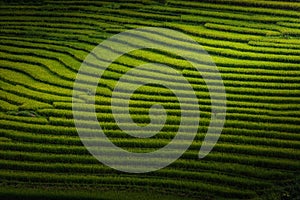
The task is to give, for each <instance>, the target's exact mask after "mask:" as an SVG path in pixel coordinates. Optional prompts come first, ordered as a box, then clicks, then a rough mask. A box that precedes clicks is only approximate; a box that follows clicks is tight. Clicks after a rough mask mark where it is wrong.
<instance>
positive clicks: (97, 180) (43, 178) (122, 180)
mask: <svg viewBox="0 0 300 200" xmlns="http://www.w3.org/2000/svg"><path fill="white" fill-rule="evenodd" d="M1 177H3V178H4V179H5V180H20V181H26V182H28V181H30V182H39V183H43V182H48V183H51V182H54V183H57V182H58V183H73V184H74V183H80V184H93V185H95V184H97V185H107V184H109V185H111V184H115V185H121V184H122V185H123V184H126V185H131V186H136V185H138V186H143V185H147V186H150V187H164V188H166V189H167V188H173V189H175V188H177V189H179V190H181V191H183V192H184V190H194V191H203V192H205V191H206V192H212V193H213V194H218V195H223V196H227V197H234V196H236V197H240V198H250V197H253V195H254V194H253V193H252V192H249V191H242V192H241V191H240V190H238V189H233V188H230V187H224V186H217V185H211V184H205V183H199V182H193V181H185V182H178V181H177V180H169V179H164V180H161V179H155V178H149V179H144V178H142V179H140V178H136V177H121V176H107V177H98V176H93V175H85V176H82V175H69V174H68V175H61V174H60V175H58V174H53V173H42V172H40V173H39V172H20V171H11V170H7V171H1Z"/></svg>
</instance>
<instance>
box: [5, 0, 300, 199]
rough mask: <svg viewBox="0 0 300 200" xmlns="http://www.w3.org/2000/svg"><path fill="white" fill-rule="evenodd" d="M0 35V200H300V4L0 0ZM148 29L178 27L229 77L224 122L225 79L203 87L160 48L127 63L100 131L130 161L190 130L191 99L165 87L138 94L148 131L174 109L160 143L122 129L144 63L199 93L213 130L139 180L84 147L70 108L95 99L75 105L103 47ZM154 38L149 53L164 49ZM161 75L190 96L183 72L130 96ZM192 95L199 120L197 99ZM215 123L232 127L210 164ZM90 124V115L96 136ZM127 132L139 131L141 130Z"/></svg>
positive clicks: (117, 69) (101, 99)
mask: <svg viewBox="0 0 300 200" xmlns="http://www.w3.org/2000/svg"><path fill="white" fill-rule="evenodd" d="M0 24H1V25H0V184H1V185H0V199H109V200H113V199H121V200H123V199H124V200H135V199H139V200H152V199H153V200H156V199H158V200H159V199H161V200H177V199H178V200H179V199H183V200H192V199H269V200H281V199H282V200H289V199H300V192H299V191H300V2H299V1H298V0H202V1H200V0H199V1H184V0H158V1H155V0H137V1H135V0H119V1H108V0H103V1H89V0H87V1H84V0H76V1H71V0H63V1H56V0H40V1H38V0H36V1H33V0H28V1H27V0H22V1H18V0H12V1H10V0H4V1H3V0H2V1H0ZM141 27H157V28H168V29H171V30H175V31H178V32H181V33H184V34H186V35H188V36H190V37H191V38H192V39H194V40H195V41H196V42H198V43H199V44H200V45H201V46H202V47H203V48H204V49H205V50H206V51H207V52H208V54H209V55H210V56H211V58H212V60H213V62H214V63H215V65H216V66H217V69H218V71H219V72H220V74H221V77H222V80H223V84H224V87H225V90H226V112H225V111H224V112H218V113H214V112H212V108H211V107H212V106H211V105H212V103H211V96H210V93H209V89H208V87H207V84H208V83H210V84H214V83H215V80H214V79H213V78H208V79H207V80H204V78H203V76H202V75H201V74H200V73H198V71H197V70H195V69H194V68H193V67H192V66H191V64H190V63H189V62H188V61H186V60H185V59H183V57H181V56H179V55H176V54H175V53H172V52H166V51H162V50H159V49H152V48H144V49H139V50H134V51H131V52H128V53H126V54H124V55H122V56H120V57H118V59H116V60H115V61H114V62H113V63H112V64H111V65H110V66H109V67H108V68H107V69H106V70H105V72H104V73H103V75H102V77H101V79H100V80H99V83H98V84H97V88H96V91H95V98H93V97H92V99H94V100H93V101H94V102H95V110H96V112H97V114H96V117H97V119H98V121H99V123H98V124H100V125H101V128H102V130H103V131H104V133H105V135H106V136H107V137H108V138H109V140H110V141H111V142H112V143H113V144H115V145H116V146H118V147H121V148H122V149H124V150H126V151H128V152H134V153H141V154H143V153H145V152H152V151H156V150H159V149H160V148H162V147H164V146H166V145H167V144H168V143H169V142H170V141H171V140H172V139H173V138H174V137H175V135H176V133H177V131H178V129H179V126H180V119H181V113H182V111H181V106H180V104H179V99H178V98H177V97H176V95H175V94H174V93H173V91H171V90H170V89H169V88H167V87H164V86H162V85H159V84H154V83H153V84H147V85H143V86H141V87H138V89H137V90H136V91H135V92H134V93H133V94H132V96H131V97H130V102H129V104H130V108H129V112H130V116H131V119H132V121H133V122H135V123H136V124H137V125H139V126H140V127H144V126H147V125H148V124H149V123H151V122H152V121H151V119H150V117H149V114H150V108H153V107H151V106H152V105H154V104H160V105H162V106H163V107H164V109H165V111H166V113H167V118H166V122H165V124H164V126H163V127H162V129H161V130H160V131H159V133H157V134H156V135H154V136H152V137H149V138H148V137H146V138H139V137H133V136H130V135H128V134H126V133H124V132H123V131H122V129H120V127H119V126H118V124H117V122H118V121H117V120H115V119H114V115H113V113H112V109H116V110H117V111H116V112H118V109H119V110H120V109H122V106H123V101H122V100H123V97H124V94H123V93H122V91H121V92H119V93H117V94H116V95H115V97H116V102H117V103H116V106H114V107H112V105H111V99H112V95H113V91H114V88H115V87H116V85H117V83H118V81H120V78H121V77H122V76H123V74H125V73H127V72H128V71H129V70H131V69H133V68H135V67H136V66H139V65H142V64H146V63H160V64H164V65H167V66H170V67H171V68H173V69H175V70H176V71H177V72H179V73H180V74H182V75H183V76H184V77H185V79H186V80H187V81H188V83H189V84H190V85H191V87H192V88H193V90H194V91H195V95H196V96H197V98H198V99H197V102H198V105H197V106H196V107H197V109H198V107H199V110H200V117H201V118H200V122H199V127H198V130H197V133H196V136H195V137H194V139H193V141H192V143H191V145H190V146H189V148H188V149H187V151H185V152H184V153H183V154H182V156H180V158H179V159H177V160H176V161H175V162H173V163H171V164H170V165H168V166H166V167H164V168H162V169H159V170H156V171H151V172H149V173H127V172H122V171H119V170H116V169H113V168H111V167H109V166H107V165H105V164H103V163H101V162H99V161H98V160H97V159H96V158H95V157H94V156H93V155H92V154H91V153H90V152H89V151H88V150H87V148H86V147H85V146H84V145H83V143H82V140H81V138H80V137H79V135H78V132H77V129H76V127H75V123H74V116H73V114H74V113H73V110H72V102H81V103H82V106H83V107H84V106H85V105H87V104H88V103H87V102H89V101H90V99H91V98H90V96H91V94H93V91H90V90H89V88H85V87H82V92H83V93H84V94H85V95H81V96H80V95H78V96H75V97H74V96H73V86H74V82H75V79H76V76H77V72H78V70H79V68H80V66H81V65H82V63H83V61H84V60H85V58H86V57H87V55H89V53H90V52H91V51H92V50H93V49H94V48H95V47H96V46H97V45H98V44H100V43H101V42H102V41H105V40H107V39H108V38H110V37H111V36H113V35H115V34H118V33H121V32H124V31H126V30H131V29H135V28H141ZM146 32H147V31H146ZM147 34H148V35H149V36H145V38H143V39H144V40H147V41H152V40H153V38H155V37H156V36H157V34H156V33H155V32H150V31H149V33H147ZM161 37H163V38H164V40H163V42H165V43H167V44H169V45H175V46H176V45H177V42H178V43H180V44H186V45H188V44H187V43H188V42H187V41H185V40H183V39H182V38H176V36H174V35H172V34H165V35H163V36H161ZM172 41H173V42H174V44H173V42H172ZM176 41H177V42H176ZM128 42H130V39H129V40H128ZM183 48H184V46H183ZM110 50H111V52H112V54H113V53H114V52H117V51H118V49H110ZM94 56H95V57H97V55H94ZM99 59H100V58H99ZM104 59H105V58H104ZM94 69H96V68H94ZM208 74H209V73H208ZM149 76H153V77H156V78H157V80H164V81H166V82H168V83H171V84H175V85H176V84H177V85H178V83H176V79H175V78H173V76H172V72H169V71H167V70H166V71H164V70H163V69H161V70H160V69H151V67H149V69H148V68H147V69H143V70H140V71H139V74H138V75H132V76H131V78H130V79H131V81H132V83H129V84H128V85H126V84H124V87H125V89H124V93H126V89H130V88H131V87H132V84H134V83H137V82H139V81H142V80H148V77H149ZM208 77H209V76H208ZM86 81H87V82H88V81H89V80H88V78H87V80H86ZM126 87H127V88H126ZM180 92H181V93H182V94H186V98H185V100H186V102H187V104H186V105H187V107H188V106H190V107H189V109H191V110H193V109H194V108H195V107H193V106H192V105H190V104H189V102H190V101H189V100H190V99H189V94H188V93H187V92H186V91H184V90H183V89H181V91H180ZM185 92H186V93H185ZM89 98H90V99H89ZM152 111H153V110H152V109H151V112H152ZM216 115H217V117H224V119H226V120H225V124H224V127H223V129H222V133H221V135H220V137H219V139H218V142H217V143H216V145H215V146H214V148H213V149H212V151H211V152H210V153H209V154H208V155H206V156H205V157H204V158H202V159H199V157H198V154H199V149H200V148H201V145H202V144H203V140H204V138H205V136H206V133H207V131H208V127H209V124H210V120H211V119H212V117H213V116H216ZM89 117H90V113H84V112H83V113H82V118H83V119H84V120H87V121H86V123H88V119H89ZM121 118H122V116H121ZM122 119H124V120H125V121H126V120H128V118H126V117H123V118H122ZM84 120H83V121H84ZM123 126H125V127H127V128H129V129H131V128H132V123H130V121H129V120H128V122H126V123H124V124H123ZM87 127H88V126H87ZM187 128H189V127H187ZM141 134H146V132H145V133H144V132H142V133H141ZM145 162H146V161H145ZM157 162H158V163H159V162H163V159H161V160H159V159H158V160H157Z"/></svg>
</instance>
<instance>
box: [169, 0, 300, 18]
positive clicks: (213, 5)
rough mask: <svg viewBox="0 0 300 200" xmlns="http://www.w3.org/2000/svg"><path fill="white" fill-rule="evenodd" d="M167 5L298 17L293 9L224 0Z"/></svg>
mask: <svg viewBox="0 0 300 200" xmlns="http://www.w3.org/2000/svg"><path fill="white" fill-rule="evenodd" d="M168 4H169V5H172V6H173V7H174V6H176V7H185V8H188V9H186V10H187V13H189V12H188V10H190V9H195V8H196V9H212V10H227V11H235V12H236V11H237V12H244V13H245V14H249V13H251V14H253V13H257V14H265V15H269V16H270V15H274V14H276V15H277V16H284V17H289V18H291V17H296V18H297V17H299V16H300V15H299V13H298V12H297V11H293V10H283V9H269V8H263V7H260V6H250V5H248V6H244V5H238V4H236V3H235V4H230V5H227V4H224V2H220V1H219V2H216V1H215V2H212V1H206V2H201V3H198V2H186V1H169V2H168Z"/></svg>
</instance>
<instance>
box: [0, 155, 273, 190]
mask: <svg viewBox="0 0 300 200" xmlns="http://www.w3.org/2000/svg"><path fill="white" fill-rule="evenodd" d="M21 163H23V165H21ZM0 165H1V167H3V168H5V169H10V170H23V171H37V172H42V171H44V172H64V173H72V174H74V173H76V174H78V175H79V173H80V174H81V173H90V174H95V173H97V174H106V173H108V172H112V170H110V169H109V168H107V167H103V166H101V165H85V164H66V163H64V164H60V163H54V164H50V165H49V164H45V163H42V162H34V163H33V162H26V161H23V162H21V161H11V160H9V161H8V160H2V161H1V164H0ZM120 176H122V175H120ZM158 177H164V178H168V179H174V178H179V177H180V178H182V179H183V181H186V180H194V181H197V180H202V181H203V182H206V183H211V184H216V185H218V184H225V185H229V186H235V187H236V186H239V187H243V188H245V189H258V188H259V189H262V188H266V187H270V186H271V185H270V184H268V183H264V182H262V181H257V180H251V179H250V180H249V179H245V178H240V177H229V176H226V175H221V174H213V173H209V172H202V173H196V172H184V171H181V170H177V169H171V170H160V171H157V172H155V173H153V175H152V176H151V178H158Z"/></svg>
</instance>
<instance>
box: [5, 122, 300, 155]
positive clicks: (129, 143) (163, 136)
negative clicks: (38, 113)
mask: <svg viewBox="0 0 300 200" xmlns="http://www.w3.org/2000/svg"><path fill="white" fill-rule="evenodd" d="M14 130H15V129H14ZM14 130H9V129H8V130H1V135H2V137H6V138H9V139H12V140H15V141H23V142H30V143H33V142H34V143H45V144H63V145H77V146H80V145H81V143H80V140H79V138H77V137H67V136H65V135H57V136H55V135H49V136H47V135H46V134H43V135H36V134H37V133H36V132H34V133H30V132H23V130H18V131H14ZM227 130H228V128H226V131H227ZM235 130H237V129H235ZM81 131H82V132H83V131H86V133H88V134H92V133H97V131H91V130H90V131H89V130H83V129H82V130H81ZM202 131H203V134H197V135H196V137H195V143H194V144H192V146H190V148H191V149H193V150H196V151H198V150H199V149H200V145H201V143H199V141H202V140H203V138H204V134H205V133H206V130H205V128H202V130H201V132H202ZM105 133H106V135H107V136H108V137H110V138H111V139H112V140H113V141H114V142H115V143H116V144H118V146H122V147H124V148H128V147H132V148H158V147H161V146H163V145H165V144H166V143H168V142H169V140H170V139H172V138H173V137H174V134H176V133H175V132H161V133H159V134H157V135H155V138H153V139H151V140H148V139H146V140H143V139H133V138H128V136H127V135H126V134H124V133H123V132H122V131H118V130H105ZM74 136H76V135H74ZM296 136H297V135H294V137H293V135H291V136H290V138H284V139H290V140H283V139H275V138H262V136H261V137H260V138H259V137H255V135H250V136H236V135H228V134H227V133H223V134H222V135H221V137H220V138H219V143H220V144H218V145H217V146H218V147H217V149H216V151H220V152H231V153H232V152H233V153H244V154H247V153H248V154H251V155H264V154H265V155H266V156H273V157H277V156H278V157H289V158H295V157H296V156H297V152H296V151H295V152H293V150H288V149H299V142H297V141H293V139H294V140H295V139H297V137H296ZM244 145H245V146H244ZM223 146H224V150H223V149H222V147H223ZM255 146H256V147H255ZM274 147H277V148H278V149H274ZM271 148H273V149H271ZM280 148H281V149H280ZM76 152H77V151H75V153H76ZM286 154H289V155H286Z"/></svg>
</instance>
